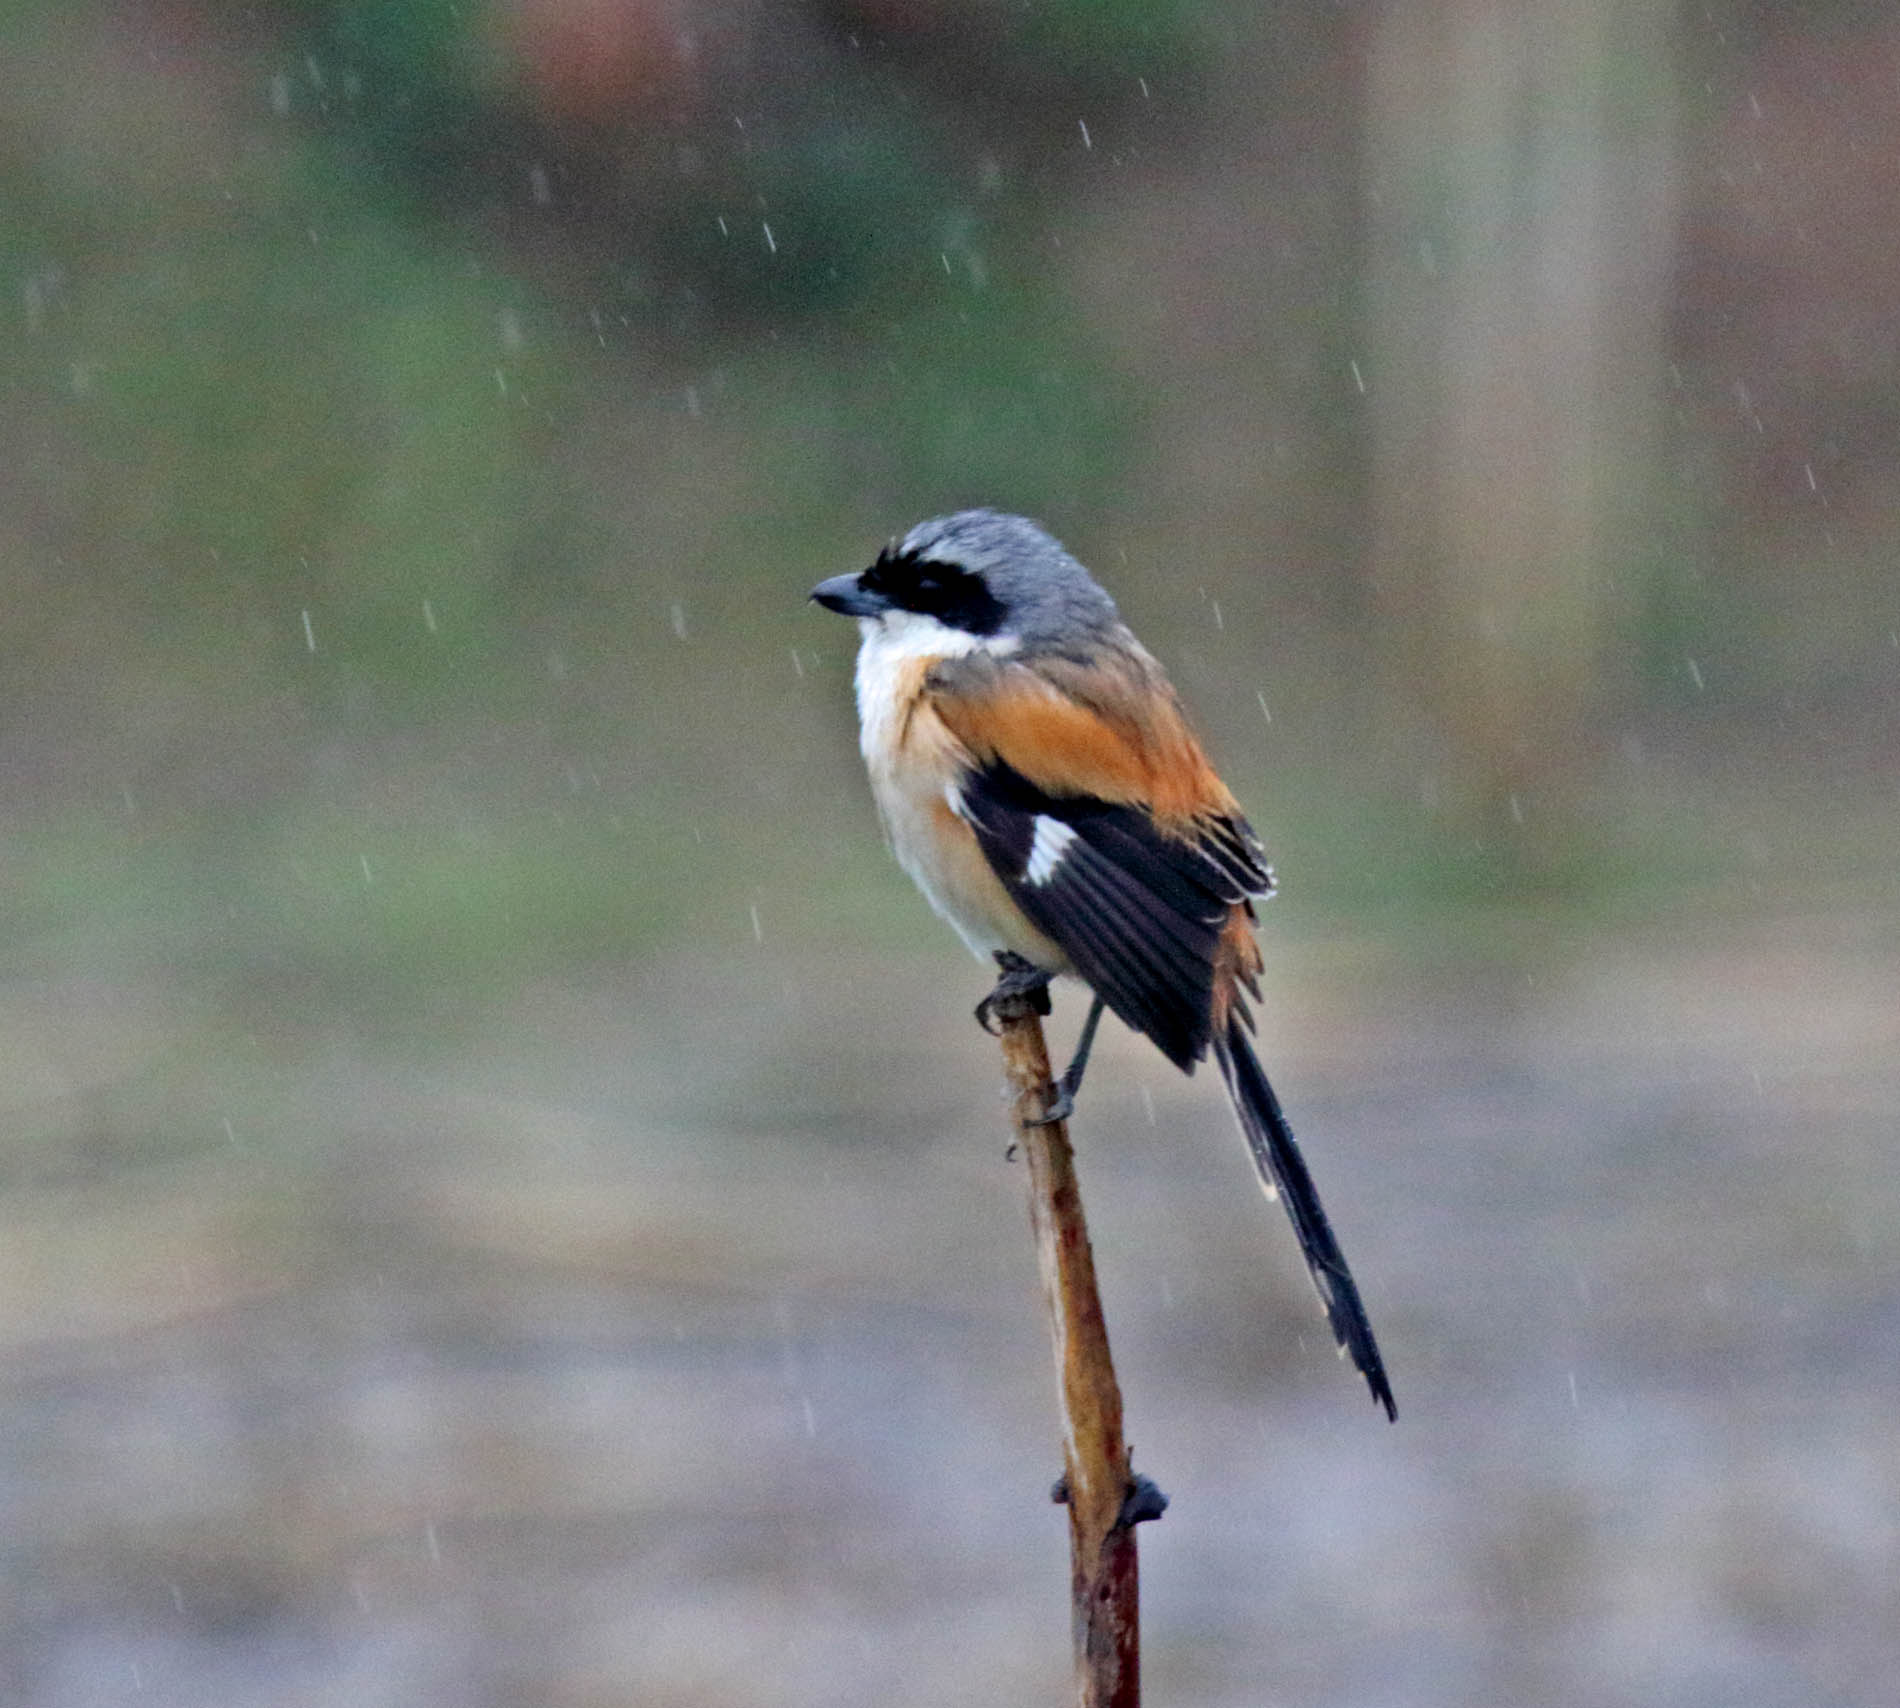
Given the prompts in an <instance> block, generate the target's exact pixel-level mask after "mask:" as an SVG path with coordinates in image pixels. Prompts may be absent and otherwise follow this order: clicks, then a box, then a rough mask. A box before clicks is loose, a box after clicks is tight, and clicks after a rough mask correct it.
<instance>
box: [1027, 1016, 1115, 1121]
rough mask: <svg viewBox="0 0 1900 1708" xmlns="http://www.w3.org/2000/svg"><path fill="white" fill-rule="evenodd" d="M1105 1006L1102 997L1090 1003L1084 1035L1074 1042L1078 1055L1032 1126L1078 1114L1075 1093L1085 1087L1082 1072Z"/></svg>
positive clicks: (1083, 1025)
mask: <svg viewBox="0 0 1900 1708" xmlns="http://www.w3.org/2000/svg"><path fill="white" fill-rule="evenodd" d="M1104 1006H1105V1004H1104V1003H1103V1001H1102V999H1101V998H1100V997H1099V996H1098V997H1096V999H1095V1000H1094V1002H1092V1003H1091V1004H1090V1005H1089V1017H1088V1019H1086V1020H1084V1021H1083V1022H1082V1036H1081V1037H1080V1038H1078V1039H1077V1040H1076V1042H1075V1055H1074V1057H1073V1059H1072V1060H1071V1061H1070V1063H1069V1065H1068V1066H1067V1067H1066V1068H1064V1069H1063V1070H1062V1077H1061V1078H1060V1079H1059V1080H1057V1081H1056V1094H1055V1097H1054V1099H1053V1100H1052V1101H1051V1102H1050V1104H1049V1107H1048V1108H1047V1109H1045V1110H1044V1111H1043V1112H1042V1113H1041V1114H1040V1115H1038V1116H1037V1117H1036V1118H1035V1120H1033V1121H1031V1122H1030V1123H1029V1124H1030V1126H1032V1127H1046V1126H1048V1125H1049V1124H1050V1123H1051V1122H1054V1121H1066V1120H1068V1118H1069V1117H1070V1116H1071V1115H1073V1114H1074V1113H1075V1094H1076V1093H1077V1092H1078V1091H1080V1090H1081V1089H1082V1075H1083V1074H1084V1073H1086V1072H1087V1071H1088V1065H1089V1051H1091V1050H1092V1049H1094V1048H1095V1028H1096V1027H1097V1026H1099V1025H1101V1023H1102V1009H1103V1007H1104Z"/></svg>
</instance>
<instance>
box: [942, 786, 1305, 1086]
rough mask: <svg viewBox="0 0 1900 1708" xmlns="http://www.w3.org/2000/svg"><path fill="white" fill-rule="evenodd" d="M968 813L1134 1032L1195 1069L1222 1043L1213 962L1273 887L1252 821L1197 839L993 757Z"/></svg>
mask: <svg viewBox="0 0 1900 1708" xmlns="http://www.w3.org/2000/svg"><path fill="white" fill-rule="evenodd" d="M961 810H962V813H963V817H964V818H965V819H966V820H967V821H968V822H969V824H970V826H971V828H972V829H973V830H974V831H975V832H976V838H977V842H978V844H979V845H980V846H981V848H982V850H983V853H984V855H985V857H986V858H987V859H988V860H989V863H990V865H991V866H992V867H993V868H994V870H995V871H996V874H997V876H998V877H1000V878H1001V879H1002V880H1003V884H1004V886H1005V887H1006V888H1007V889H1008V891H1009V893H1010V895H1011V897H1012V898H1013V899H1014V900H1015V902H1016V904H1017V906H1019V907H1020V908H1021V909H1022V910H1023V912H1024V913H1026V914H1027V915H1028V916H1029V918H1030V920H1031V922H1032V923H1033V924H1034V925H1035V926H1036V928H1037V929H1038V930H1039V931H1041V932H1042V933H1043V934H1044V935H1045V936H1048V937H1050V938H1053V939H1054V940H1055V942H1057V943H1058V944H1060V945H1061V946H1062V949H1063V951H1064V952H1065V953H1066V954H1067V955H1068V956H1069V958H1070V960H1072V961H1073V962H1074V963H1075V970H1076V971H1077V972H1078V973H1080V974H1081V975H1082V977H1083V978H1084V979H1086V980H1087V981H1088V982H1089V984H1090V985H1092V986H1093V987H1094V989H1095V991H1096V992H1097V994H1098V995H1100V996H1101V998H1102V1000H1103V1001H1104V1002H1106V1003H1107V1004H1108V1006H1109V1007H1110V1008H1112V1009H1113V1010H1114V1011H1115V1012H1116V1014H1117V1015H1119V1016H1120V1017H1121V1019H1122V1020H1123V1021H1125V1022H1126V1023H1127V1024H1128V1025H1129V1026H1131V1027H1132V1028H1133V1029H1134V1030H1135V1031H1137V1032H1141V1033H1144V1034H1146V1035H1147V1036H1148V1037H1149V1038H1152V1039H1153V1040H1154V1042H1155V1044H1156V1045H1157V1047H1159V1049H1160V1050H1161V1052H1162V1054H1164V1055H1165V1056H1167V1058H1168V1059H1169V1060H1170V1061H1172V1062H1173V1063H1174V1064H1175V1066H1176V1067H1178V1068H1180V1069H1182V1070H1183V1071H1184V1072H1185V1071H1187V1070H1189V1069H1191V1068H1192V1067H1193V1066H1194V1064H1195V1063H1196V1062H1197V1061H1199V1060H1200V1059H1201V1057H1202V1056H1204V1055H1205V1054H1206V1053H1207V1047H1208V1045H1209V1043H1210V1042H1211V1041H1212V1023H1213V1006H1214V1003H1213V998H1214V970H1215V958H1216V951H1217V950H1218V948H1219V945H1220V938H1221V932H1222V931H1223V929H1224V928H1225V927H1226V925H1227V921H1228V918H1229V916H1230V915H1231V913H1232V910H1233V908H1234V906H1235V905H1236V904H1237V903H1245V902H1247V901H1248V900H1249V899H1250V898H1251V897H1254V896H1262V895H1266V894H1268V893H1270V892H1271V890H1272V888H1273V874H1272V873H1271V871H1270V870H1269V869H1268V867H1267V864H1266V860H1265V857H1264V854H1263V852H1262V850H1261V847H1260V844H1259V842H1258V841H1257V840H1256V839H1255V837H1254V834H1253V832H1252V830H1251V829H1249V828H1248V826H1247V823H1246V821H1245V820H1244V819H1241V818H1239V817H1237V816H1236V817H1233V818H1221V819H1215V820H1211V821H1208V822H1207V823H1206V824H1204V825H1201V826H1198V827H1197V829H1196V833H1195V834H1194V835H1193V836H1191V837H1183V836H1178V835H1170V834H1169V833H1167V832H1166V831H1164V830H1162V829H1161V828H1160V827H1159V826H1158V825H1157V824H1156V823H1155V820H1154V818H1153V816H1152V815H1151V814H1150V813H1149V812H1148V811H1147V810H1146V809H1145V808H1143V807H1140V806H1128V805H1116V804H1111V803H1110V802H1107V801H1100V800H1095V799H1093V798H1091V797H1088V796H1073V795H1049V794H1045V793H1044V792H1043V791H1042V790H1041V789H1039V788H1037V787H1036V786H1035V784H1033V783H1031V782H1029V781H1028V779H1026V778H1025V777H1023V776H1022V775H1021V773H1019V772H1018V771H1016V770H1015V769H1013V768H1012V767H1011V766H1009V765H1007V764H1005V763H1004V762H1002V761H1001V760H994V761H992V762H991V763H990V764H989V765H987V766H985V767H984V768H983V769H982V770H980V771H976V772H973V773H971V775H970V776H969V777H968V778H967V779H966V780H965V782H964V785H963V795H962V804H961Z"/></svg>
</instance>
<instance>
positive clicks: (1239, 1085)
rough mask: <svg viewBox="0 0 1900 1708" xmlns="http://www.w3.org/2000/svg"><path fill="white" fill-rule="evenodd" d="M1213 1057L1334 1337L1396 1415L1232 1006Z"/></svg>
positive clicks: (1335, 1248) (1353, 1290) (1355, 1297)
mask: <svg viewBox="0 0 1900 1708" xmlns="http://www.w3.org/2000/svg"><path fill="white" fill-rule="evenodd" d="M1214 1059H1215V1061H1216V1062H1218V1063H1219V1065H1220V1071H1221V1077H1222V1078H1223V1079H1224V1080H1226V1082H1227V1091H1228V1095H1229V1096H1231V1097H1232V1098H1233V1100H1234V1113H1235V1114H1236V1115H1238V1116H1239V1117H1240V1130H1241V1132H1242V1133H1244V1134H1245V1135H1246V1138H1247V1148H1248V1149H1249V1150H1250V1151H1252V1152H1253V1160H1254V1167H1255V1168H1257V1169H1258V1170H1259V1171H1260V1183H1261V1184H1262V1185H1263V1186H1265V1187H1266V1188H1267V1190H1268V1193H1269V1194H1270V1195H1271V1196H1274V1197H1277V1198H1278V1199H1279V1200H1280V1201H1281V1203H1283V1204H1285V1205H1286V1213H1287V1215H1288V1216H1289V1217H1290V1218H1292V1222H1293V1231H1294V1233H1295V1234H1297V1235H1298V1236H1299V1241H1300V1253H1301V1255H1302V1256H1304V1257H1305V1259H1306V1267H1307V1268H1308V1269H1309V1270H1311V1271H1312V1275H1313V1285H1314V1286H1315V1287H1316V1288H1318V1289H1319V1297H1320V1303H1321V1304H1323V1305H1324V1306H1325V1307H1326V1320H1327V1321H1328V1322H1329V1323H1331V1324H1332V1329H1333V1335H1334V1337H1335V1338H1336V1339H1337V1340H1338V1342H1339V1344H1340V1346H1341V1347H1342V1348H1343V1349H1344V1350H1345V1351H1346V1352H1347V1353H1349V1354H1350V1355H1351V1357H1352V1361H1353V1363H1354V1364H1356V1365H1357V1366H1358V1368H1359V1373H1360V1375H1362V1376H1364V1377H1365V1379H1366V1385H1367V1386H1368V1387H1370V1388H1371V1389H1372V1397H1373V1398H1374V1399H1375V1400H1377V1401H1378V1402H1379V1404H1380V1405H1382V1406H1384V1407H1385V1413H1386V1416H1387V1417H1389V1418H1392V1419H1394V1420H1396V1419H1397V1418H1398V1415H1399V1409H1398V1406H1397V1404H1396V1403H1395V1402H1394V1401H1393V1398H1392V1384H1391V1383H1390V1382H1388V1381H1387V1380H1386V1374H1385V1364H1384V1362H1383V1360H1381V1358H1380V1357H1379V1343H1378V1342H1377V1341H1376V1340H1374V1339H1373V1337H1372V1324H1371V1322H1370V1321H1368V1320H1367V1317H1366V1307H1365V1306H1364V1304H1363V1303H1361V1302H1360V1298H1359V1288H1358V1286H1357V1285H1356V1284H1355V1283H1354V1281H1353V1278H1352V1271H1351V1270H1350V1269H1348V1268H1347V1267H1346V1255H1345V1253H1344V1252H1342V1251H1341V1250H1340V1249H1339V1241H1338V1240H1337V1239H1335V1238H1334V1237H1333V1228H1332V1223H1330V1222H1329V1221H1328V1220H1327V1219H1326V1210H1325V1207H1324V1206H1323V1205H1322V1204H1321V1203H1320V1201H1319V1191H1318V1189H1317V1188H1316V1187H1315V1186H1314V1185H1313V1177H1312V1175H1311V1174H1309V1173H1308V1172H1307V1169H1306V1159H1305V1158H1304V1157H1303V1156H1301V1155H1300V1148H1299V1146H1298V1145H1296V1144H1295V1143H1294V1142H1293V1129H1292V1128H1290V1127H1289V1126H1288V1125H1287V1122H1286V1116H1285V1115H1283V1114H1282V1113H1281V1112H1280V1100H1279V1098H1277V1097H1276V1096H1274V1094H1273V1087H1272V1086H1271V1085H1269V1084H1268V1083H1267V1075H1266V1071H1265V1069H1263V1068H1262V1067H1261V1065H1260V1058H1259V1057H1258V1056H1256V1055H1255V1054H1254V1052H1253V1046H1252V1045H1251V1044H1250V1043H1249V1042H1248V1040H1247V1033H1246V1029H1245V1028H1244V1027H1243V1026H1242V1025H1241V1023H1240V1020H1239V1018H1238V1014H1237V1012H1236V1013H1235V1014H1233V1015H1230V1016H1229V1018H1228V1022H1227V1028H1226V1031H1225V1033H1224V1034H1216V1036H1215V1038H1214Z"/></svg>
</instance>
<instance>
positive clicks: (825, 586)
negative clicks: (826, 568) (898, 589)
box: [811, 575, 891, 617]
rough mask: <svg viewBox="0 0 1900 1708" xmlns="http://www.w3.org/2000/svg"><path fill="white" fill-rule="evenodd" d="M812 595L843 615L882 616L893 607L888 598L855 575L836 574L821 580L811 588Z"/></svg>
mask: <svg viewBox="0 0 1900 1708" xmlns="http://www.w3.org/2000/svg"><path fill="white" fill-rule="evenodd" d="M811 596H812V597H813V598H814V599H816V600H817V601H818V603H819V604H821V605H822V606H824V608H825V609H826V610H827V611H836V612H837V613H838V615H839V616H841V617H881V616H883V615H884V613H885V612H886V611H888V610H889V609H890V608H891V602H890V601H889V600H888V599H886V598H885V597H884V596H883V595H882V594H881V593H872V592H869V591H868V590H867V589H865V588H864V587H862V586H861V585H860V584H859V577H857V576H855V575H834V576H832V577H831V579H830V580H828V581H821V582H819V583H818V585H817V586H816V587H814V588H813V589H812V590H811Z"/></svg>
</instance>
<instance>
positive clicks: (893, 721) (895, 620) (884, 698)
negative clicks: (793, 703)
mask: <svg viewBox="0 0 1900 1708" xmlns="http://www.w3.org/2000/svg"><path fill="white" fill-rule="evenodd" d="M858 633H859V634H860V635H862V636H863V637H864V638H863V640H862V642H861V643H860V644H859V647H858V672H857V690H858V726H859V728H858V746H859V748H860V749H861V750H862V752H863V754H864V757H865V760H866V762H867V763H869V764H870V765H872V766H874V767H875V766H876V765H877V764H878V763H879V761H880V759H882V758H884V757H885V756H887V755H889V754H890V752H891V751H892V747H893V744H894V743H895V741H896V739H897V712H898V696H899V694H900V693H901V692H902V691H903V688H904V686H905V684H904V681H903V678H904V673H905V668H906V666H909V665H913V664H915V663H917V662H918V660H920V659H925V658H962V657H964V656H965V655H966V654H968V653H972V652H992V653H998V654H1006V653H1011V652H1014V651H1015V650H1016V648H1017V646H1018V644H1019V643H1018V642H1017V640H1016V639H1015V637H1014V636H1010V637H1008V638H1003V637H1000V636H997V637H990V638H985V637H984V636H982V635H973V634H971V633H969V631H968V630H966V629H953V628H951V627H950V626H949V624H947V623H940V622H938V621H937V619H936V618H935V617H929V616H925V615H923V614H922V613H921V612H918V611H889V612H886V613H885V614H884V615H883V616H881V617H860V618H859V619H858Z"/></svg>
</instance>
